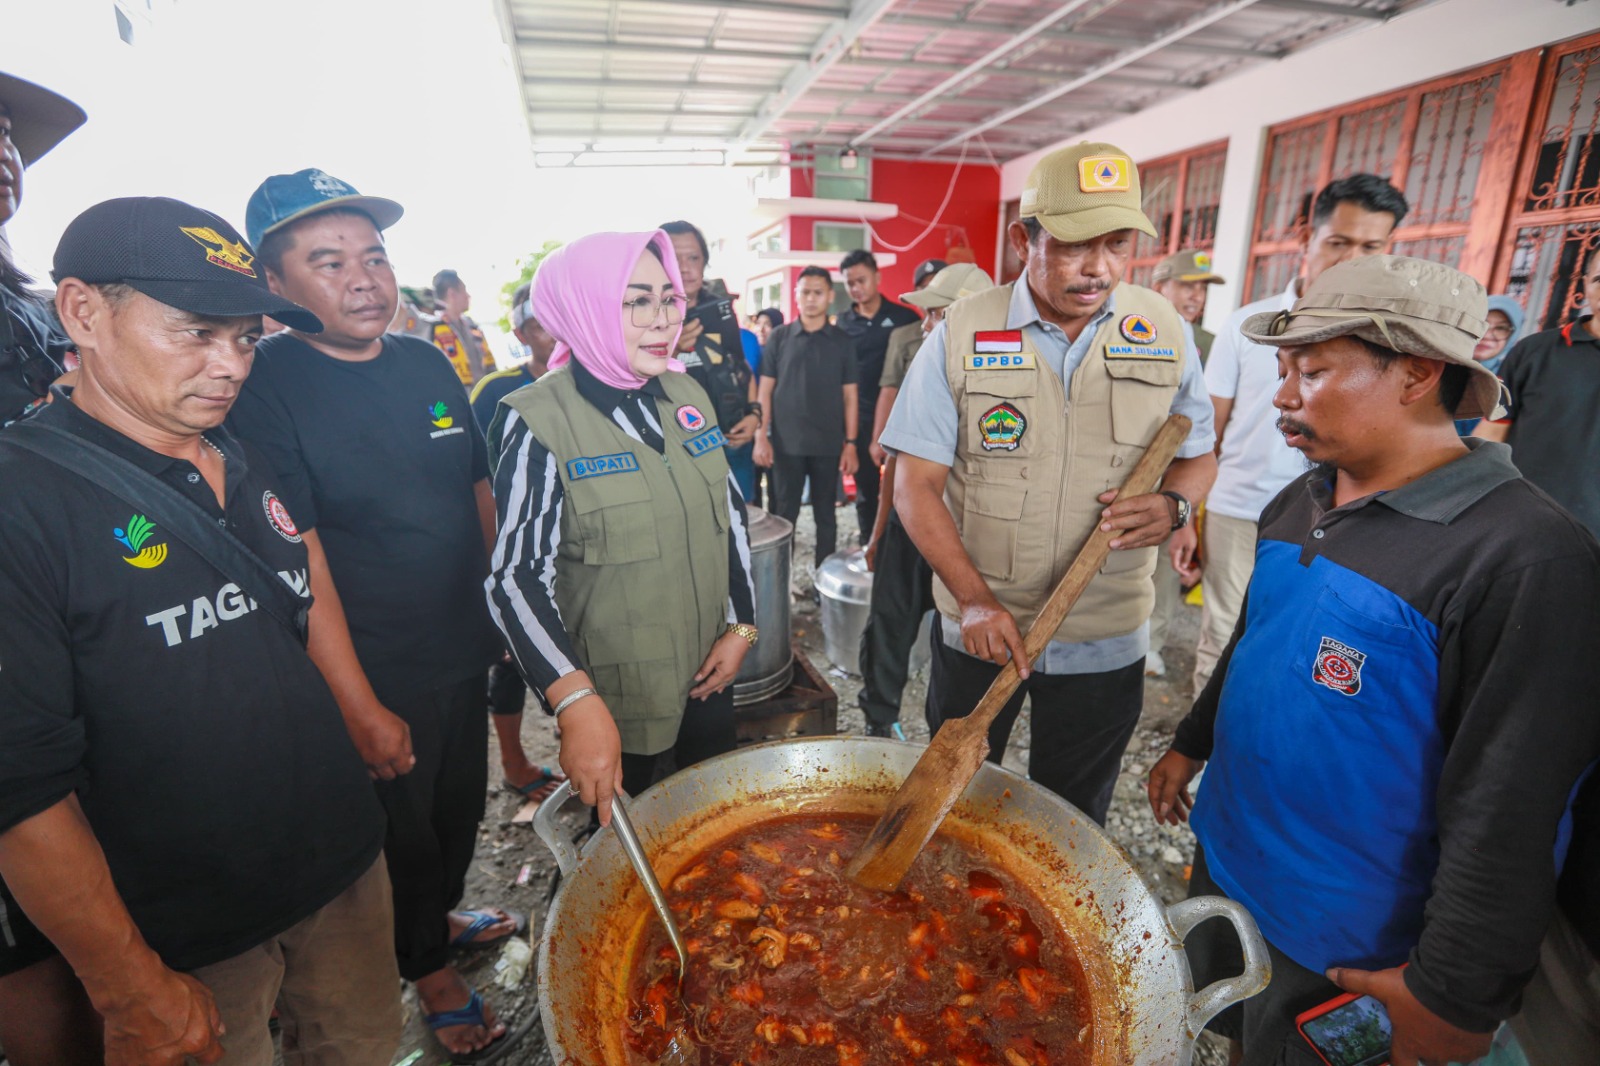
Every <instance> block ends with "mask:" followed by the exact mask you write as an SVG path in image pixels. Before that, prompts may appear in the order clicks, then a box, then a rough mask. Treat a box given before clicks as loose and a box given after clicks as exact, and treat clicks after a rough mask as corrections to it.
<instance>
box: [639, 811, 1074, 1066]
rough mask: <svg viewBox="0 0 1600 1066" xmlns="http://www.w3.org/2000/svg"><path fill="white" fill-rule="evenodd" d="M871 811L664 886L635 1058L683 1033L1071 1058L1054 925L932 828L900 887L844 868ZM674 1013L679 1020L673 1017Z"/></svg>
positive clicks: (1031, 1059) (1016, 1063)
mask: <svg viewBox="0 0 1600 1066" xmlns="http://www.w3.org/2000/svg"><path fill="white" fill-rule="evenodd" d="M871 828H872V819H871V818H870V817H865V816H861V817H851V816H840V815H826V816H823V815H797V816H793V817H787V818H778V819H773V820H770V821H766V822H762V823H760V824H757V825H753V826H750V827H747V828H745V829H743V830H741V831H740V832H738V833H735V834H733V835H731V836H729V837H727V838H726V839H724V840H722V841H721V842H719V843H718V844H717V845H715V846H713V847H711V848H709V849H707V850H706V851H705V852H704V853H702V854H701V855H700V856H698V857H697V858H696V859H695V860H694V861H692V862H690V863H688V864H687V865H686V866H685V867H683V869H682V870H681V872H679V874H678V875H677V876H676V877H675V878H674V879H673V880H672V881H671V883H670V884H668V885H666V886H664V887H665V889H666V892H667V899H668V902H669V903H670V905H671V907H672V910H673V913H674V914H675V915H676V917H677V919H678V925H679V927H680V929H681V931H682V933H683V937H684V940H685V942H686V944H687V946H688V949H689V972H688V975H687V977H686V979H685V981H684V986H683V1003H687V1004H688V1008H687V1012H686V1011H685V1008H684V1006H683V1003H680V1001H679V999H678V994H677V965H678V964H677V954H676V953H675V952H674V951H673V949H672V945H671V943H670V942H669V941H668V940H667V934H666V931H665V930H664V929H661V928H660V923H658V922H652V927H653V932H651V933H649V934H647V935H646V937H645V938H644V940H643V943H641V945H640V947H639V949H638V954H637V956H636V957H635V959H634V965H633V968H632V970H631V974H632V977H631V979H630V984H629V989H628V993H629V1016H628V1021H627V1031H626V1032H625V1033H624V1034H623V1035H624V1037H625V1039H626V1043H627V1046H628V1048H629V1052H630V1056H631V1061H632V1062H633V1063H634V1064H651V1063H655V1062H657V1061H658V1060H660V1059H661V1058H662V1056H663V1055H664V1054H665V1053H666V1051H667V1045H668V1042H669V1041H670V1040H671V1038H672V1036H673V1034H674V1032H679V1033H680V1040H681V1039H682V1036H681V1033H682V1032H683V1030H685V1029H687V1031H688V1032H689V1033H690V1034H692V1037H691V1038H692V1040H693V1043H694V1047H693V1052H694V1053H695V1054H697V1055H698V1057H697V1058H695V1057H694V1055H691V1059H692V1061H696V1062H698V1063H700V1064H701V1066H724V1064H726V1066H733V1064H743V1066H757V1064H774V1066H780V1064H781V1066H791V1064H793V1066H802V1064H804V1066H813V1064H815V1066H823V1064H827V1066H901V1064H904V1063H908V1062H926V1063H939V1064H955V1066H1084V1064H1086V1063H1088V1061H1089V1057H1090V1049H1091V1047H1092V1046H1093V1040H1092V1021H1091V1018H1090V1010H1089V993H1088V985H1087V982H1086V981H1085V979H1084V975H1083V968H1082V966H1081V965H1080V964H1079V963H1078V960H1077V958H1076V956H1075V955H1074V953H1073V949H1072V945H1071V943H1070V941H1069V940H1068V939H1067V937H1066V935H1065V933H1064V932H1062V931H1061V930H1060V929H1059V928H1056V927H1054V926H1053V925H1052V921H1051V916H1050V915H1049V913H1048V912H1047V911H1046V910H1045V908H1044V906H1043V905H1042V904H1040V903H1039V902H1038V901H1037V900H1036V899H1034V898H1033V896H1032V895H1030V894H1029V893H1028V892H1027V890H1026V889H1024V888H1023V887H1022V886H1021V885H1020V884H1018V883H1017V881H1016V880H1015V879H1013V878H1012V877H1011V876H1010V875H1008V874H1007V873H1006V872H1005V871H1004V870H1002V869H999V868H997V867H996V866H995V865H994V864H993V863H992V862H987V861H985V859H984V858H983V857H982V856H981V855H979V854H976V853H974V852H972V851H970V850H968V849H967V848H966V847H964V846H963V845H962V844H960V843H959V842H957V841H955V840H952V839H950V838H948V837H945V836H938V837H935V838H934V840H933V841H932V843H930V844H929V845H928V846H927V848H926V849H924V851H923V854H922V855H921V856H920V857H919V858H918V859H917V862H916V864H915V865H914V866H913V867H912V869H911V873H910V874H909V875H908V876H907V878H906V880H905V882H904V883H903V884H902V886H901V888H900V890H899V891H898V892H893V893H881V892H874V891H871V890H868V889H864V888H861V887H860V886H858V885H856V884H854V883H853V882H851V881H850V880H849V879H848V878H847V877H845V875H844V866H845V863H846V861H847V860H848V858H849V856H851V855H852V854H854V852H855V850H856V849H857V848H859V847H860V846H861V843H862V842H863V841H864V840H865V839H866V836H867V833H868V831H869V830H870V829H871ZM686 1013H687V1016H685V1015H686Z"/></svg>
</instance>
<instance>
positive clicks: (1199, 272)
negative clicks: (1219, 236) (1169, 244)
mask: <svg viewBox="0 0 1600 1066" xmlns="http://www.w3.org/2000/svg"><path fill="white" fill-rule="evenodd" d="M1162 281H1203V282H1205V283H1206V284H1208V285H1222V284H1224V282H1223V280H1222V275H1221V274H1213V273H1212V272H1211V253H1210V252H1197V251H1192V250H1191V251H1187V252H1173V253H1172V254H1171V255H1169V256H1167V257H1166V258H1165V259H1163V260H1161V262H1159V263H1157V264H1156V269H1155V273H1153V274H1151V275H1150V284H1152V285H1154V284H1156V283H1157V282H1162Z"/></svg>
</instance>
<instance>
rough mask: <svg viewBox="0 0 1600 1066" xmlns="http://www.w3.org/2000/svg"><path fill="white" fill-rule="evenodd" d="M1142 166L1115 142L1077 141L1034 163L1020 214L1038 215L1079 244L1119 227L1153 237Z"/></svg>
mask: <svg viewBox="0 0 1600 1066" xmlns="http://www.w3.org/2000/svg"><path fill="white" fill-rule="evenodd" d="M1141 196H1142V192H1141V190H1140V187H1139V168H1138V167H1137V166H1135V165H1134V162H1133V160H1132V159H1131V158H1130V157H1129V156H1128V153H1126V152H1124V151H1123V150H1122V149H1120V148H1118V147H1117V146H1116V145H1114V144H1104V143H1089V142H1085V143H1083V144H1077V145H1073V146H1072V147H1071V148H1062V149H1059V150H1057V151H1054V152H1051V153H1050V154H1049V155H1047V156H1045V157H1044V158H1043V159H1041V160H1039V162H1038V163H1036V164H1034V167H1033V172H1032V173H1030V174H1029V175H1028V183H1027V185H1026V186H1025V187H1024V188H1023V190H1022V204H1021V215H1022V217H1023V218H1036V219H1038V220H1039V224H1040V225H1042V226H1043V227H1044V228H1045V229H1046V230H1047V231H1048V232H1049V233H1050V235H1051V236H1052V237H1054V238H1055V239H1056V240H1058V241H1067V242H1069V243H1078V242H1080V241H1087V240H1093V239H1094V238H1095V237H1099V236H1101V235H1102V234H1106V233H1111V232H1113V231H1115V230H1119V229H1134V230H1138V231H1139V232H1140V233H1145V234H1148V235H1150V236H1151V237H1154V236H1157V234H1156V228H1155V226H1153V225H1151V223H1150V219H1149V217H1148V216H1146V215H1145V213H1144V208H1143V206H1142V202H1141Z"/></svg>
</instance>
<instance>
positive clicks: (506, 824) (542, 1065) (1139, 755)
mask: <svg viewBox="0 0 1600 1066" xmlns="http://www.w3.org/2000/svg"><path fill="white" fill-rule="evenodd" d="M856 533H857V529H856V519H855V511H854V508H852V507H841V508H840V509H839V542H840V544H841V545H851V546H853V545H854V544H855V539H856ZM814 543H815V527H814V525H813V523H812V522H811V519H810V515H809V511H805V512H803V513H802V515H801V518H800V523H799V528H798V529H797V530H796V545H795V551H794V560H795V566H794V571H795V572H794V579H793V589H792V591H793V596H792V599H791V603H792V612H793V628H794V633H795V637H796V640H797V641H798V642H799V644H800V646H801V647H802V648H803V649H804V650H805V652H806V654H807V655H808V656H809V657H810V659H811V661H812V662H813V663H814V664H816V666H817V668H818V670H819V671H821V672H822V673H823V674H824V676H826V677H827V679H828V681H829V683H830V684H832V685H833V687H834V689H835V690H836V691H837V692H838V694H839V731H840V732H841V733H855V734H860V733H864V732H865V728H864V723H863V719H862V715H861V711H860V709H859V708H858V707H857V705H856V696H857V693H858V692H859V690H860V687H861V686H860V681H859V679H858V678H855V677H853V676H850V675H847V674H846V673H845V672H844V671H843V670H840V669H839V668H837V667H834V666H832V665H831V664H829V663H828V661H827V657H826V656H825V655H824V654H823V641H822V626H821V619H820V617H819V614H818V610H817V608H816V606H815V605H814V603H813V600H812V588H811V565H810V560H811V555H812V545H813V544H814ZM1199 616H1200V611H1199V608H1196V607H1187V606H1186V607H1184V608H1182V610H1181V612H1180V615H1179V617H1178V618H1176V619H1175V620H1174V621H1173V624H1172V631H1171V633H1170V635H1169V637H1168V643H1167V649H1168V650H1167V651H1166V654H1165V658H1166V665H1167V676H1166V677H1165V678H1149V679H1147V682H1146V685H1145V697H1144V715H1143V718H1142V719H1141V721H1140V723H1139V727H1138V730H1137V732H1136V733H1135V735H1134V738H1133V741H1132V743H1131V744H1130V745H1129V748H1128V752H1127V754H1126V755H1125V756H1124V758H1123V769H1122V776H1121V778H1120V779H1119V780H1118V782H1117V789H1116V798H1115V800H1114V802H1113V804H1112V808H1111V813H1110V816H1109V818H1108V820H1107V823H1108V824H1107V829H1108V830H1109V832H1110V833H1111V836H1112V837H1113V839H1115V840H1116V841H1117V843H1118V844H1120V845H1121V846H1122V847H1123V848H1124V849H1125V850H1126V851H1127V853H1128V856H1129V858H1130V859H1131V861H1132V862H1133V864H1134V866H1135V867H1136V868H1137V869H1138V870H1139V872H1140V874H1141V875H1142V876H1143V877H1144V879H1145V881H1146V882H1147V883H1148V884H1149V885H1150V886H1151V887H1152V888H1153V889H1154V891H1155V892H1156V893H1157V894H1159V895H1160V896H1161V898H1163V899H1164V900H1167V901H1169V902H1171V901H1174V900H1178V899H1181V898H1183V896H1184V894H1185V891H1186V887H1187V886H1186V884H1185V875H1186V872H1187V864H1188V863H1189V859H1190V856H1191V855H1192V854H1193V851H1194V837H1193V835H1192V834H1191V833H1190V832H1189V830H1188V828H1187V827H1183V828H1172V827H1169V826H1157V825H1156V824H1155V821H1154V819H1153V817H1152V816H1151V813H1150V806H1149V804H1148V802H1146V800H1145V798H1144V777H1145V773H1146V772H1147V771H1148V769H1149V767H1150V765H1151V764H1152V763H1154V762H1155V760H1156V759H1157V758H1159V757H1160V755H1161V753H1162V752H1164V751H1165V750H1166V747H1167V740H1168V738H1169V737H1170V735H1171V733H1172V729H1173V726H1174V725H1175V724H1176V723H1177V721H1178V720H1179V719H1180V718H1181V717H1182V716H1183V714H1184V713H1185V712H1186V711H1187V709H1188V705H1189V701H1190V699H1191V693H1190V690H1189V689H1190V682H1189V677H1190V674H1191V672H1192V670H1193V668H1194V644H1195V640H1196V638H1197V636H1198V633H1199ZM926 694H927V674H926V669H925V668H924V669H923V670H919V671H917V672H915V673H914V674H913V676H912V678H911V682H910V684H909V685H908V686H907V690H906V693H905V696H904V699H903V703H902V712H901V723H902V725H903V727H904V729H905V731H906V736H907V739H908V740H911V741H914V742H917V743H926V742H927V740H928V729H927V725H926V723H925V722H924V720H923V715H922V707H923V702H924V699H925V697H926ZM1028 723H1029V716H1028V710H1027V709H1026V708H1024V710H1023V712H1022V716H1021V718H1020V719H1019V720H1018V722H1017V727H1016V729H1014V730H1013V732H1012V736H1011V742H1010V745H1009V746H1008V747H1007V749H1006V754H1005V758H1004V765H1005V766H1006V767H1007V768H1008V769H1011V770H1015V771H1016V772H1018V773H1025V772H1026V767H1027V757H1028V742H1029V730H1028ZM490 744H491V750H490V756H489V759H490V766H489V780H490V781H491V782H492V786H491V790H490V794H489V797H488V815H487V817H486V818H485V820H484V824H483V827H482V829H481V830H480V839H479V844H478V854H477V857H476V859H475V861H474V864H473V868H472V870H471V872H470V873H469V875H468V881H467V897H466V905H467V906H475V905H499V906H502V907H506V908H509V909H511V910H516V911H522V912H524V913H527V914H528V915H529V916H530V920H531V927H532V932H533V937H534V942H535V943H537V938H538V935H539V931H540V929H541V927H542V922H543V919H544V914H545V908H546V904H547V901H548V900H549V898H550V896H551V894H552V888H551V886H552V880H553V876H554V873H555V863H554V860H553V859H552V858H551V857H550V855H549V853H548V852H547V851H546V849H545V847H544V845H543V844H541V843H540V841H539V839H538V838H537V837H536V836H535V835H534V832H533V829H532V827H531V826H529V825H516V824H513V823H512V821H511V819H512V817H513V816H514V815H515V814H516V813H517V811H518V809H519V808H520V807H521V806H522V803H521V801H520V799H519V797H516V796H514V795H511V794H509V793H507V792H505V791H504V790H502V789H501V788H500V787H499V781H500V779H501V772H500V764H499V754H498V750H496V749H495V748H494V741H493V735H492V734H491V738H490ZM523 744H524V746H525V747H526V749H527V751H528V753H529V756H530V757H531V758H533V759H534V760H535V761H536V762H543V763H547V764H551V765H553V764H554V763H555V755H556V743H555V737H554V730H553V729H552V727H551V724H550V722H549V720H548V719H547V718H545V716H544V715H542V714H540V713H538V712H537V711H536V710H535V711H533V712H532V713H529V714H528V715H527V716H525V717H524V719H523ZM563 817H564V818H565V819H566V820H568V821H569V822H571V825H572V828H573V830H574V832H576V831H577V830H578V829H579V828H580V827H581V826H582V824H583V823H584V821H585V820H586V815H585V814H584V813H583V812H582V811H581V809H580V808H579V807H578V806H577V805H576V804H573V805H572V806H571V807H569V809H568V812H566V813H564V815H563ZM460 965H461V969H462V972H463V973H464V974H465V975H466V977H467V979H468V980H469V981H471V982H472V983H473V984H474V985H475V986H476V987H477V988H479V989H481V990H483V993H484V996H485V998H486V999H488V1000H489V1002H490V1003H491V1004H492V1005H493V1006H494V1009H495V1010H497V1011H498V1012H499V1014H500V1016H501V1017H502V1018H505V1019H508V1021H509V1022H510V1023H511V1024H512V1025H513V1027H518V1026H520V1025H521V1024H522V1023H524V1022H526V1021H528V1020H533V1025H532V1026H531V1028H530V1029H529V1030H528V1032H527V1033H526V1035H525V1036H523V1037H522V1039H521V1040H520V1042H519V1043H518V1045H517V1047H516V1048H515V1049H514V1050H512V1051H510V1052H508V1053H507V1054H506V1055H505V1056H504V1057H503V1058H501V1059H499V1060H498V1061H499V1062H500V1063H504V1064H506V1066H549V1064H550V1063H551V1057H550V1053H549V1050H548V1049H547V1048H546V1046H545V1041H544V1033H543V1030H542V1027H541V1026H540V1025H539V1023H538V1021H537V1015H538V1001H537V999H538V997H537V987H536V980H535V974H534V972H533V965H532V964H530V965H529V967H528V970H527V972H526V973H525V975H524V976H523V977H522V979H521V980H520V981H519V982H516V983H515V984H514V986H513V987H512V988H510V989H505V988H501V987H499V986H498V985H497V984H496V978H497V977H498V976H500V974H501V972H502V971H504V969H505V968H506V967H505V963H504V962H503V961H502V959H501V957H500V954H499V953H497V952H494V951H485V952H482V953H479V954H476V955H467V956H464V957H463V958H462V959H461V961H460ZM406 1006H407V1024H406V1031H405V1039H404V1041H403V1042H402V1044H401V1050H400V1052H399V1053H398V1054H397V1056H396V1058H395V1063H396V1066H439V1064H444V1063H448V1062H449V1061H450V1060H449V1058H448V1056H446V1055H445V1054H444V1053H443V1051H442V1049H441V1048H440V1047H439V1045H438V1044H437V1043H435V1042H434V1041H433V1040H432V1039H431V1038H430V1037H429V1036H428V1035H427V1032H426V1029H425V1027H424V1026H423V1024H422V1021H421V1017H420V1013H419V1012H418V1010H417V1007H416V999H415V996H414V994H412V993H411V992H410V990H409V989H408V990H407V994H406ZM1224 1061H1225V1058H1224V1056H1223V1055H1222V1053H1221V1047H1220V1045H1213V1043H1212V1041H1211V1038H1210V1037H1209V1036H1207V1037H1204V1038H1202V1044H1201V1047H1200V1049H1199V1054H1198V1055H1197V1056H1196V1062H1198V1063H1201V1064H1202V1066H1218V1064H1220V1063H1222V1062H1224Z"/></svg>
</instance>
